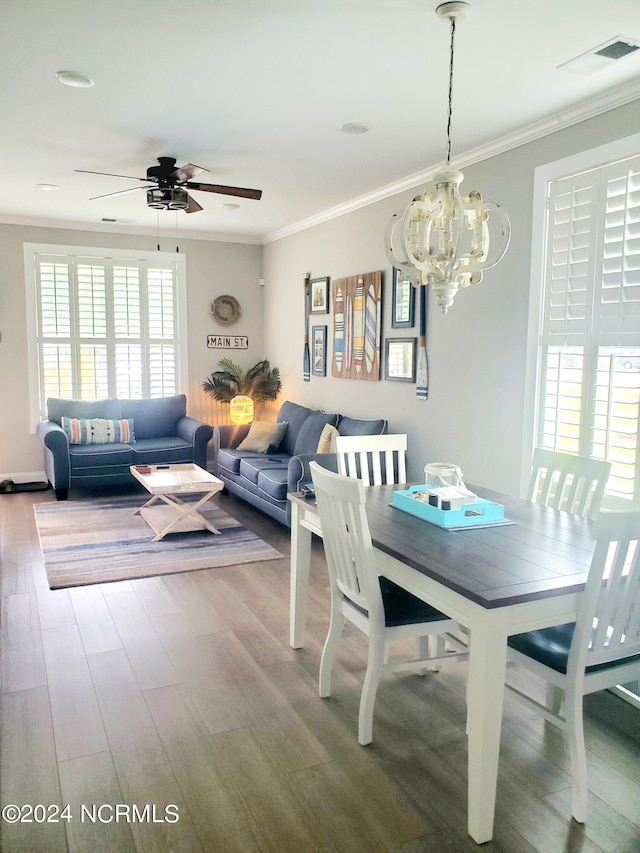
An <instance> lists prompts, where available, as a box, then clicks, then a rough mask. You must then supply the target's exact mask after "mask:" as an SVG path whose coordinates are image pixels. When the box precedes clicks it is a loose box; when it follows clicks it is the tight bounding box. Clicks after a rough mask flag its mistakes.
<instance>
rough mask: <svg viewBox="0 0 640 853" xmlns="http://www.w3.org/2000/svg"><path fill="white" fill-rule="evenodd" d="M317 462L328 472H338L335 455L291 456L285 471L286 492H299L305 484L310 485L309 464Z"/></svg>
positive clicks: (305, 454)
mask: <svg viewBox="0 0 640 853" xmlns="http://www.w3.org/2000/svg"><path fill="white" fill-rule="evenodd" d="M310 462H317V463H318V465H322V467H323V468H328V469H329V471H334V472H336V473H337V471H338V457H337V456H336V454H335V453H301V454H299V455H298V456H292V457H291V459H290V460H289V468H288V470H287V491H288V492H299V491H300V489H301V488H302V486H304V485H305V484H306V483H309V484H311V482H312V480H311V472H310V471H309V463H310Z"/></svg>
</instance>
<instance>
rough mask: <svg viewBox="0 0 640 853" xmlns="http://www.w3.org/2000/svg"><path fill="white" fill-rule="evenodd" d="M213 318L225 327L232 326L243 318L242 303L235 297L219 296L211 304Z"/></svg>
mask: <svg viewBox="0 0 640 853" xmlns="http://www.w3.org/2000/svg"><path fill="white" fill-rule="evenodd" d="M211 316H212V317H213V319H214V320H216V321H217V322H218V323H222V325H223V326H230V325H231V324H232V323H235V322H236V320H238V319H239V318H240V317H241V316H242V311H241V310H240V303H239V302H238V300H237V299H236V298H235V297H234V296H218V298H217V299H214V301H213V302H212V303H211Z"/></svg>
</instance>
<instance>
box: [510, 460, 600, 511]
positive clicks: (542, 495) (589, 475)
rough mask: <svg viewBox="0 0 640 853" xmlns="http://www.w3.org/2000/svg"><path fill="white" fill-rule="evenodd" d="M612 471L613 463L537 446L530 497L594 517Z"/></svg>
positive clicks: (543, 504)
mask: <svg viewBox="0 0 640 853" xmlns="http://www.w3.org/2000/svg"><path fill="white" fill-rule="evenodd" d="M610 472H611V463H610V462H605V461H604V460H601V459H590V458H588V457H585V456H573V455H572V454H570V453H558V452H557V451H553V450H545V449H543V448H541V447H538V448H536V450H535V451H534V454H533V463H532V472H531V480H530V482H529V491H528V494H527V497H528V499H529V500H530V501H534V502H535V503H538V504H540V505H541V506H549V507H552V508H553V509H561V510H566V511H567V512H570V513H572V514H573V515H580V516H583V517H584V518H595V517H596V516H597V514H598V512H599V510H600V505H601V503H602V499H603V497H604V490H605V487H606V485H607V480H608V479H609V474H610Z"/></svg>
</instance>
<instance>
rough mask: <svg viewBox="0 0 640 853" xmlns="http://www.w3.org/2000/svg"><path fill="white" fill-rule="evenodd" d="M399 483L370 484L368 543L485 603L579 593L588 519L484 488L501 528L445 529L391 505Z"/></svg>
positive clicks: (588, 546) (587, 553)
mask: <svg viewBox="0 0 640 853" xmlns="http://www.w3.org/2000/svg"><path fill="white" fill-rule="evenodd" d="M398 488H405V487H404V486H397V485H396V486H370V487H369V488H367V489H365V492H366V495H367V517H368V519H369V527H370V529H371V538H372V540H373V543H374V545H375V546H376V547H377V548H379V549H380V550H382V551H384V552H386V553H388V554H390V555H391V556H393V557H396V558H398V559H399V560H401V561H402V562H404V563H406V564H407V565H409V566H411V567H412V568H414V569H416V570H417V571H419V572H422V573H423V574H425V575H427V576H429V577H431V578H433V579H434V580H437V581H438V582H440V583H442V584H444V585H445V586H447V587H449V588H450V589H453V590H455V591H456V592H459V593H461V594H462V595H464V596H465V597H466V598H468V599H470V600H472V601H474V602H476V603H477V604H480V605H481V606H483V607H486V608H494V607H503V606H507V605H512V604H518V603H520V602H524V601H531V600H535V599H540V598H547V597H551V596H555V595H563V594H567V593H575V592H581V591H582V590H583V589H584V585H585V582H586V579H587V573H588V570H589V564H590V562H591V556H592V554H593V549H594V547H595V542H594V540H593V538H592V532H591V531H592V523H591V522H589V521H587V520H585V519H583V518H579V517H577V516H575V515H571V514H570V513H566V512H560V511H558V510H554V509H549V508H547V507H541V506H538V505H537V504H534V503H531V502H529V501H525V500H520V499H518V498H513V497H511V496H509V495H503V494H499V493H497V492H493V491H490V490H488V489H483V488H480V487H476V486H469V488H470V489H471V490H472V491H474V492H475V493H476V494H478V495H479V496H480V497H483V498H486V499H488V500H491V501H495V502H497V503H501V504H503V505H504V508H505V518H506V519H508V520H510V521H513V522H515V523H514V524H511V525H507V526H492V527H483V528H470V529H468V530H461V531H451V530H445V529H443V528H441V527H438V526H436V525H434V524H430V523H429V522H428V521H424V520H423V519H420V518H417V517H415V516H413V515H411V514H409V513H407V512H404V511H403V510H400V509H398V508H396V507H392V506H390V503H391V499H392V493H393V491H394V490H395V489H398Z"/></svg>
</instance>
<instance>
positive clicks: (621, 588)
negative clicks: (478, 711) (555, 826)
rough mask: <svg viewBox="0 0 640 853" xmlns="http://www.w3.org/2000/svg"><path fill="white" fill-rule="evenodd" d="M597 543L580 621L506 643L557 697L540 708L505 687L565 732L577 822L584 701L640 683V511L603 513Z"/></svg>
mask: <svg viewBox="0 0 640 853" xmlns="http://www.w3.org/2000/svg"><path fill="white" fill-rule="evenodd" d="M595 538H596V547H595V551H594V554H593V559H592V561H591V568H590V570H589V577H588V580H587V585H586V588H585V590H584V594H583V595H582V597H581V599H580V605H579V610H578V618H577V621H576V622H575V623H569V624H566V625H558V626H554V627H551V628H543V629H540V630H537V631H529V632H527V633H525V634H515V635H514V636H512V637H510V638H509V641H508V646H509V660H510V662H512V663H514V664H517V665H518V666H519V667H520V668H522V669H524V670H525V671H526V673H531V674H533V675H534V676H538V677H541V678H543V679H544V680H545V681H546V682H547V683H549V684H552V685H553V686H554V687H555V688H556V690H558V691H560V696H561V698H562V702H561V703H559V704H557V705H555V703H553V704H551V705H550V704H549V702H548V701H547V702H545V703H544V704H543V703H542V702H538V701H537V700H536V699H534V698H532V696H531V694H530V692H529V690H528V688H527V689H526V690H523V689H521V688H520V687H515V686H513V685H512V684H510V683H507V689H508V690H509V691H510V692H511V693H512V694H513V695H515V696H516V697H517V698H518V699H520V700H521V701H523V702H525V703H526V704H527V705H528V706H529V707H530V708H533V709H534V710H536V711H538V712H539V713H540V714H542V716H543V717H544V718H545V719H546V720H549V721H550V722H552V723H554V724H555V725H557V726H559V727H560V728H561V729H563V730H564V731H565V733H566V735H567V737H568V741H569V756H570V762H571V780H572V794H571V811H572V814H573V817H574V818H575V819H576V820H577V821H578V822H579V823H584V822H585V820H586V817H587V760H586V752H585V742H584V729H583V720H582V704H583V701H582V697H583V696H584V695H586V694H588V693H594V692H595V691H597V690H603V689H605V688H607V687H612V686H614V685H616V684H624V683H627V682H629V681H635V680H636V679H638V678H640V541H639V540H640V512H625V513H601V514H600V516H599V518H598V521H597V523H596V529H595ZM526 673H525V674H526ZM548 695H549V694H548V693H547V696H548ZM554 705H555V707H554Z"/></svg>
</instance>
